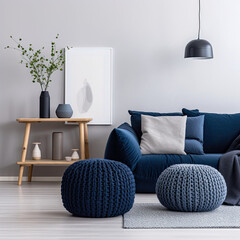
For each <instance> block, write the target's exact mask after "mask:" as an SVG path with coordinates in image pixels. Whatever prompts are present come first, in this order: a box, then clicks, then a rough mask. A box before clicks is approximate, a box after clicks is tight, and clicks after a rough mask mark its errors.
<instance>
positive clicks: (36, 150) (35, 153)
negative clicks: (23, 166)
mask: <svg viewBox="0 0 240 240" xmlns="http://www.w3.org/2000/svg"><path fill="white" fill-rule="evenodd" d="M33 144H34V145H35V146H34V148H33V151H32V159H33V160H40V159H41V150H40V148H39V146H38V145H39V144H41V143H40V142H34V143H33Z"/></svg>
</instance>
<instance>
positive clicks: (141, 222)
mask: <svg viewBox="0 0 240 240" xmlns="http://www.w3.org/2000/svg"><path fill="white" fill-rule="evenodd" d="M123 227H124V228H138V229H141V228H240V206H227V205H222V206H220V207H219V208H217V209H215V210H214V211H211V212H175V211H170V210H167V209H166V208H165V207H163V206H162V205H161V204H160V203H135V204H134V206H133V208H132V209H131V210H130V211H129V212H127V213H126V214H124V216H123Z"/></svg>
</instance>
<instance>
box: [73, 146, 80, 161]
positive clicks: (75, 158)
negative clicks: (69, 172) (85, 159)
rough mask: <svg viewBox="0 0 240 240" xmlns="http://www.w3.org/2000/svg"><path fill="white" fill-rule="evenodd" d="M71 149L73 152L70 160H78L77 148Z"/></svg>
mask: <svg viewBox="0 0 240 240" xmlns="http://www.w3.org/2000/svg"><path fill="white" fill-rule="evenodd" d="M72 151H73V153H72V160H78V159H79V155H78V152H77V151H79V149H77V148H73V149H72Z"/></svg>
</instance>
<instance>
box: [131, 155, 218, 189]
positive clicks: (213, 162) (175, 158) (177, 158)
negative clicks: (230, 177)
mask: <svg viewBox="0 0 240 240" xmlns="http://www.w3.org/2000/svg"><path fill="white" fill-rule="evenodd" d="M221 156H222V154H204V155H167V154H161V155H158V154H156V155H142V157H141V158H140V159H139V160H138V163H137V166H136V168H135V170H134V176H135V180H136V184H137V185H136V189H137V192H154V191H155V184H156V182H157V179H158V177H159V175H160V174H161V173H162V172H163V171H164V170H165V169H166V168H168V167H169V166H171V165H174V164H181V163H187V164H203V165H209V166H211V167H214V168H216V169H217V168H218V161H219V158H220V157H221Z"/></svg>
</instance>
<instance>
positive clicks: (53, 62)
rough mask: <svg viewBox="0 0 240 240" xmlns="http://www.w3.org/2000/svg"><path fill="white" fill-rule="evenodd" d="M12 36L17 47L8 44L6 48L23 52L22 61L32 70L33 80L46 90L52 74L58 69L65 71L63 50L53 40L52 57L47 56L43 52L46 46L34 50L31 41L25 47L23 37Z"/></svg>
mask: <svg viewBox="0 0 240 240" xmlns="http://www.w3.org/2000/svg"><path fill="white" fill-rule="evenodd" d="M58 37H59V34H57V36H56V39H58ZM10 38H11V39H12V40H13V41H14V42H15V44H16V45H17V47H10V46H7V47H5V49H7V48H10V49H13V50H17V51H19V52H20V53H21V57H22V60H21V61H20V63H21V64H24V65H25V66H26V68H28V69H29V70H30V74H31V75H32V77H33V80H32V82H33V83H35V82H37V83H39V84H40V87H41V90H42V91H46V90H47V89H48V87H49V84H50V82H51V81H52V80H51V79H50V77H51V75H52V74H53V73H54V72H55V71H57V70H60V71H63V65H64V63H65V58H64V52H63V50H62V49H61V50H57V47H56V43H55V42H51V51H50V57H49V58H46V57H45V55H44V54H43V52H42V51H43V50H44V49H45V48H44V47H42V48H41V49H37V50H34V49H33V47H32V44H31V43H30V44H29V45H28V47H24V46H23V45H22V44H21V41H22V39H21V38H19V39H18V41H17V40H15V39H14V38H13V37H12V36H10ZM68 49H69V47H68Z"/></svg>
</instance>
